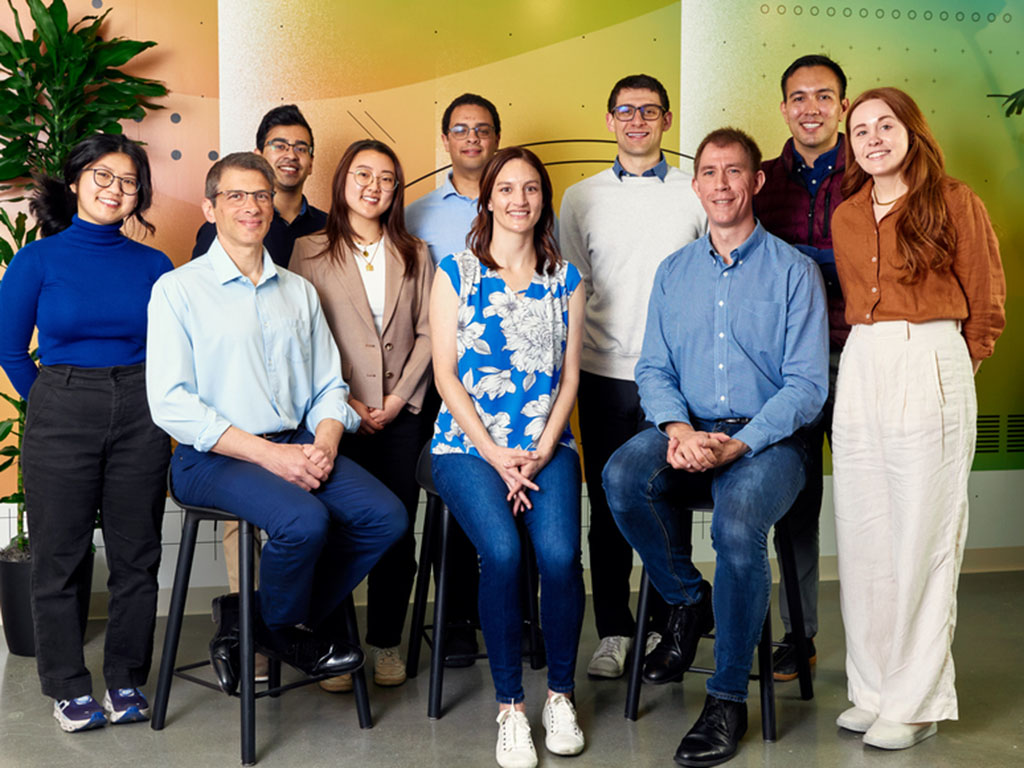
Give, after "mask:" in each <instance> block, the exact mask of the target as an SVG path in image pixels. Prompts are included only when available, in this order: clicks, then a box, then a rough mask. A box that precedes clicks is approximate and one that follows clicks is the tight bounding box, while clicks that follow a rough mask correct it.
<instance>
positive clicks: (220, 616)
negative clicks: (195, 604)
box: [210, 592, 241, 694]
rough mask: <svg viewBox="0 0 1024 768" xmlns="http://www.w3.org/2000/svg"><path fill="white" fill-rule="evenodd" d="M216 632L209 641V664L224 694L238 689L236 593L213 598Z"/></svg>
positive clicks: (238, 662) (239, 663)
mask: <svg viewBox="0 0 1024 768" xmlns="http://www.w3.org/2000/svg"><path fill="white" fill-rule="evenodd" d="M211 607H212V609H213V620H214V622H215V623H216V624H217V631H216V632H215V633H214V635H213V639H212V640H210V664H211V666H212V667H213V672H214V674H215V675H216V676H217V682H218V683H220V687H221V689H222V690H223V691H224V693H227V694H232V693H234V692H235V691H236V690H237V689H238V670H239V667H240V665H241V662H240V661H239V654H238V642H239V641H238V593H237V592H232V593H231V594H228V595H221V596H220V597H215V598H214V599H213V604H212V606H211Z"/></svg>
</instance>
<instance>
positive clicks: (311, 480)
mask: <svg viewBox="0 0 1024 768" xmlns="http://www.w3.org/2000/svg"><path fill="white" fill-rule="evenodd" d="M271 445H273V446H274V449H273V458H272V459H271V460H270V462H269V464H268V465H267V467H266V468H267V469H269V470H270V471H271V472H273V473H274V474H275V475H277V476H278V477H281V478H284V479H285V480H287V481H288V482H289V483H291V484H292V485H297V486H299V488H302V489H303V490H304V491H315V490H316V489H317V488H319V487H320V483H322V482H323V481H324V480H326V479H327V476H328V475H330V474H331V470H332V469H334V459H335V457H336V456H337V454H338V451H337V449H333V450H332V449H331V448H329V447H328V446H326V445H321V444H319V443H316V442H313V443H306V444H302V445H300V444H297V443H271Z"/></svg>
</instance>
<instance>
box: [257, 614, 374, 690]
mask: <svg viewBox="0 0 1024 768" xmlns="http://www.w3.org/2000/svg"><path fill="white" fill-rule="evenodd" d="M254 625H255V626H254V627H253V630H254V634H255V636H256V638H255V639H256V647H257V649H258V650H260V651H261V652H263V653H265V654H266V655H267V656H270V657H271V658H275V659H278V660H280V661H283V662H284V663H285V664H290V665H291V666H293V667H295V668H296V669H298V670H299V671H301V672H304V673H306V674H307V675H309V676H310V677H317V676H319V675H328V676H330V677H336V676H338V675H345V674H348V673H349V672H355V671H356V670H357V669H359V668H360V667H361V666H363V661H364V656H363V651H362V649H361V648H360V647H359V646H357V645H352V644H351V643H347V642H344V641H341V640H331V639H329V638H327V637H325V636H323V635H320V634H318V633H316V632H313V631H311V630H308V629H304V628H300V627H286V628H284V629H279V630H272V629H270V628H269V627H267V625H266V624H264V623H263V619H262V617H260V616H257V617H256V621H255V622H254Z"/></svg>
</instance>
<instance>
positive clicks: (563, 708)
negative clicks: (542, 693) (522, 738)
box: [541, 693, 584, 755]
mask: <svg viewBox="0 0 1024 768" xmlns="http://www.w3.org/2000/svg"><path fill="white" fill-rule="evenodd" d="M541 720H542V721H543V722H544V730H545V731H547V736H545V737H544V746H545V747H547V748H548V752H553V753H554V754H556V755H578V754H579V753H580V752H582V751H583V744H584V741H583V731H581V730H580V726H579V723H578V722H577V721H576V709H575V708H574V707H573V705H572V702H571V701H570V700H569V697H568V696H566V695H565V694H564V693H556V694H555V695H554V696H549V697H548V700H547V701H546V702H544V713H543V715H542V716H541Z"/></svg>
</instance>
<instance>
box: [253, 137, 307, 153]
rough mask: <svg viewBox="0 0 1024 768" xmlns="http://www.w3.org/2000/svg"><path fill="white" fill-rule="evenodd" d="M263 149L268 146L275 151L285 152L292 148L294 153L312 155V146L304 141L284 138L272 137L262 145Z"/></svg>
mask: <svg viewBox="0 0 1024 768" xmlns="http://www.w3.org/2000/svg"><path fill="white" fill-rule="evenodd" d="M263 147H264V149H266V148H267V147H270V148H271V149H272V150H274V151H275V152H278V153H281V152H287V151H288V150H289V149H291V150H294V151H295V154H296V155H310V156H312V155H313V147H312V146H310V145H309V144H308V143H306V142H305V141H285V140H284V139H273V140H272V141H268V142H267V143H266V144H264V145H263Z"/></svg>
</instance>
